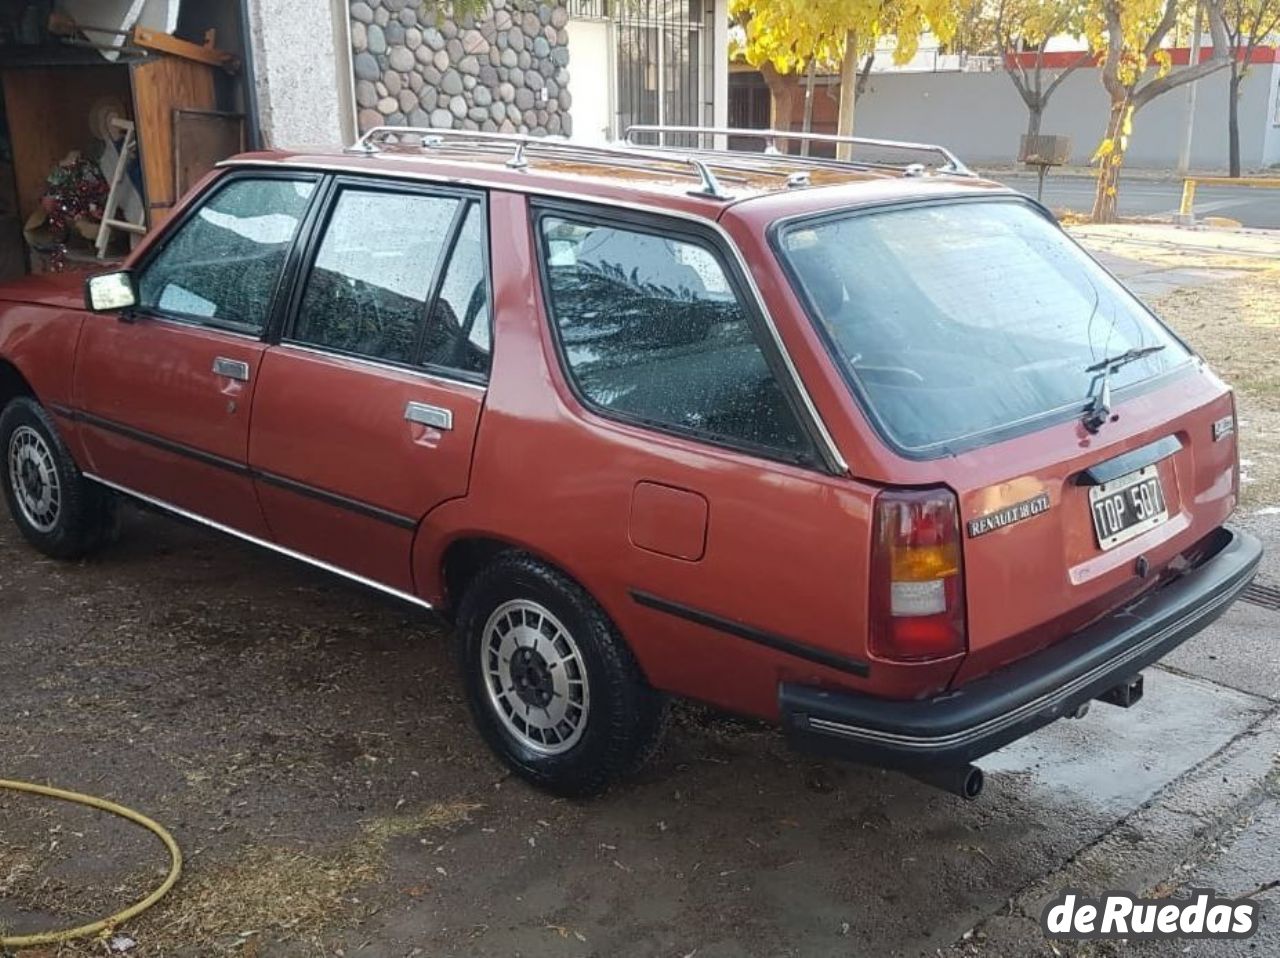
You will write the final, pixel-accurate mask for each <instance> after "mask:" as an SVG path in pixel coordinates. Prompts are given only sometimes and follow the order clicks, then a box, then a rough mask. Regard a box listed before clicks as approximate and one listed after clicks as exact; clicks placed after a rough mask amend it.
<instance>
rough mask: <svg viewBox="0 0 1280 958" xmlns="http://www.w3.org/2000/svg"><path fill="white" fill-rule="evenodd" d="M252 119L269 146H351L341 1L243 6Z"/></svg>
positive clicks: (250, 1) (265, 0) (270, 0)
mask: <svg viewBox="0 0 1280 958" xmlns="http://www.w3.org/2000/svg"><path fill="white" fill-rule="evenodd" d="M247 7H248V14H249V16H248V21H249V34H250V36H251V38H252V49H251V52H250V55H251V56H252V58H253V73H254V81H255V87H256V90H257V95H258V120H259V123H260V125H261V128H262V132H263V136H264V137H265V139H266V143H267V145H270V146H283V147H293V146H301V145H303V144H324V145H330V146H332V145H334V144H338V143H350V142H351V141H352V139H353V130H354V125H355V124H354V119H353V111H352V106H351V66H350V63H351V59H350V55H349V53H348V50H349V44H348V40H347V27H346V2H345V0H309V2H306V3H303V2H299V0H247Z"/></svg>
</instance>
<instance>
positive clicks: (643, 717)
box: [458, 553, 667, 796]
mask: <svg viewBox="0 0 1280 958" xmlns="http://www.w3.org/2000/svg"><path fill="white" fill-rule="evenodd" d="M458 639H459V643H460V645H461V661H462V670H463V681H464V683H465V685H466V689H467V698H468V701H469V704H470V706H471V711H472V715H473V716H474V717H475V720H476V724H477V726H478V727H479V729H480V732H481V734H482V735H483V736H484V738H485V740H486V741H487V742H488V743H489V745H490V747H492V748H493V750H494V751H495V752H497V754H498V755H499V757H501V758H502V759H503V760H504V761H505V762H506V763H507V764H508V765H509V766H510V767H511V768H512V769H513V770H514V771H516V772H517V773H519V774H520V775H521V776H523V777H524V778H526V779H527V780H529V781H530V782H532V783H533V784H535V785H537V786H539V787H541V788H544V789H547V790H548V791H551V792H555V793H556V794H560V795H568V796H582V795H590V794H595V793H598V792H600V791H602V790H604V788H605V787H606V786H607V785H608V784H609V783H610V782H611V781H612V780H613V779H614V778H616V777H617V776H618V775H621V774H624V773H626V772H628V771H631V770H633V769H634V768H636V767H637V766H638V765H640V764H642V763H643V762H644V761H645V760H646V759H647V758H648V757H649V755H650V754H651V753H652V752H653V751H654V749H655V748H656V746H657V744H658V742H659V740H660V738H661V735H662V731H663V729H664V727H665V719H666V714H667V703H666V699H665V697H664V696H662V695H661V694H659V693H658V692H655V691H654V690H653V689H652V688H650V687H649V685H648V684H647V683H646V682H645V680H644V676H643V675H642V674H641V672H640V669H639V666H638V665H637V664H636V661H635V659H634V657H633V656H632V655H631V650H630V649H628V648H627V646H626V643H625V642H624V641H623V639H622V637H621V635H619V634H618V632H617V630H616V629H615V628H614V626H613V623H612V622H610V621H609V618H608V617H607V616H606V615H605V614H604V611H603V610H602V609H601V608H600V607H599V606H598V605H596V603H595V602H594V601H593V600H592V598H591V597H590V596H589V595H588V594H587V593H586V592H585V591H584V590H583V589H582V587H581V586H579V585H578V584H577V583H575V582H573V581H572V580H571V579H569V578H568V577H567V576H565V575H564V574H563V573H561V572H559V571H558V570H556V569H554V568H552V567H550V566H548V565H546V564H545V563H543V562H539V561H538V560H537V559H534V558H532V557H531V556H527V555H523V554H520V553H508V554H506V555H503V556H500V557H499V558H497V559H496V560H495V561H494V562H492V563H491V564H490V565H489V566H487V567H486V568H485V569H484V570H482V571H481V572H480V574H479V575H478V576H477V577H476V579H475V580H474V581H473V582H472V584H471V586H470V588H468V589H467V592H466V594H465V596H464V597H463V600H462V603H461V606H460V607H459V611H458Z"/></svg>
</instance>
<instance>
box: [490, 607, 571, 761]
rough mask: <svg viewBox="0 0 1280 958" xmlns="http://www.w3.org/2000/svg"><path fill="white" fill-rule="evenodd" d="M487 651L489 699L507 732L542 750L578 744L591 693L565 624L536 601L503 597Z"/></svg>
mask: <svg viewBox="0 0 1280 958" xmlns="http://www.w3.org/2000/svg"><path fill="white" fill-rule="evenodd" d="M483 653H484V654H483V655H482V657H481V663H480V667H481V668H482V669H483V670H484V679H485V688H486V689H487V690H488V692H489V703H490V705H492V707H493V710H494V712H495V713H496V714H497V716H498V718H499V719H500V720H501V721H502V724H503V725H504V726H505V727H506V729H507V731H508V732H509V733H511V735H513V736H514V737H515V738H516V739H517V740H518V741H519V742H520V744H521V745H523V746H524V747H526V748H528V749H530V750H531V751H534V752H538V753H540V754H543V755H558V754H561V753H563V752H567V751H568V750H569V749H571V748H573V746H574V745H576V744H577V742H578V740H579V739H580V738H581V737H582V733H583V731H584V730H585V729H586V726H587V714H588V711H589V709H590V705H591V695H590V687H589V684H588V681H587V671H586V664H585V662H584V661H583V658H582V651H581V649H579V648H578V644H577V643H576V642H575V641H574V639H573V636H572V635H571V634H570V633H569V630H568V629H566V628H565V626H564V624H563V623H561V622H560V620H559V619H557V618H556V617H555V616H554V615H552V614H551V612H550V611H549V610H548V609H547V608H546V607H544V606H542V605H539V604H538V603H537V602H533V601H530V600H528V599H515V600H512V601H510V602H504V603H503V604H502V605H500V606H498V608H497V609H495V610H494V611H493V614H492V615H491V616H489V620H488V622H486V623H485V627H484V649H483Z"/></svg>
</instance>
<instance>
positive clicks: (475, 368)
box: [421, 201, 491, 374]
mask: <svg viewBox="0 0 1280 958" xmlns="http://www.w3.org/2000/svg"><path fill="white" fill-rule="evenodd" d="M484 220H485V215H484V207H483V206H482V205H481V204H479V203H477V202H474V201H473V202H471V203H470V204H469V205H468V208H467V210H466V213H465V218H464V219H463V221H462V229H461V230H460V231H459V233H458V239H457V241H456V242H455V243H454V245H453V249H452V250H451V251H450V253H449V263H448V266H446V267H445V272H444V281H443V283H442V284H441V286H440V293H439V295H438V296H437V297H436V302H435V306H434V308H433V309H432V312H431V321H430V322H429V323H428V324H427V328H426V331H425V333H424V335H423V348H422V353H421V361H422V363H424V364H425V365H428V366H444V367H447V368H449V369H459V370H462V371H463V372H468V373H479V374H484V373H487V372H488V371H489V352H490V335H491V333H490V329H489V321H490V320H489V281H488V275H487V274H488V271H487V270H486V268H485V263H486V257H485V245H486V234H487V230H486V229H485V223H484Z"/></svg>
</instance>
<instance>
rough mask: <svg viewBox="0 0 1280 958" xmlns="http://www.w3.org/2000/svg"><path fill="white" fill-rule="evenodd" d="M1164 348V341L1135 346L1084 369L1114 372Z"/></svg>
mask: <svg viewBox="0 0 1280 958" xmlns="http://www.w3.org/2000/svg"><path fill="white" fill-rule="evenodd" d="M1162 349H1164V343H1156V344H1155V345H1153V346H1135V347H1134V348H1133V349H1126V350H1125V351H1124V352H1122V353H1120V354H1118V355H1115V356H1108V357H1107V358H1106V359H1100V360H1098V361H1097V362H1096V363H1094V364H1093V365H1092V366H1086V367H1085V368H1084V371H1085V372H1087V373H1098V372H1102V371H1103V370H1104V369H1105V370H1106V371H1107V372H1108V373H1113V372H1115V371H1116V370H1117V369H1119V368H1120V367H1121V366H1127V365H1129V363H1132V362H1136V361H1137V360H1139V359H1142V358H1144V357H1146V356H1150V355H1151V354H1152V353H1158V352H1160V350H1162Z"/></svg>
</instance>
